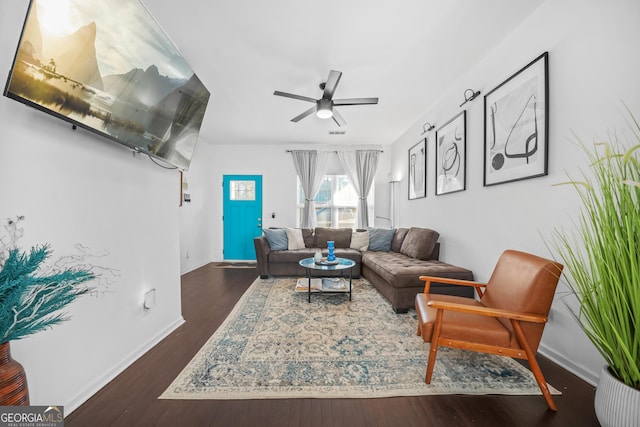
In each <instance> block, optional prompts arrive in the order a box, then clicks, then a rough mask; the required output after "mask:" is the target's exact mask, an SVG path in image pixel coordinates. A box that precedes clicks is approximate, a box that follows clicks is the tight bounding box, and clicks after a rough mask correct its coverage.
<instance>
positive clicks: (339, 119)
mask: <svg viewBox="0 0 640 427" xmlns="http://www.w3.org/2000/svg"><path fill="white" fill-rule="evenodd" d="M333 121H334V122H336V124H337V125H338V126H346V125H347V122H346V120H345V119H344V117H342V115H341V114H340V113H338V110H336V109H335V108H334V109H333Z"/></svg>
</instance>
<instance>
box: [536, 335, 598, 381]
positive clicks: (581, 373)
mask: <svg viewBox="0 0 640 427" xmlns="http://www.w3.org/2000/svg"><path fill="white" fill-rule="evenodd" d="M538 353H540V354H541V355H543V356H544V357H546V358H547V359H549V360H551V361H552V362H554V363H557V364H558V365H560V366H562V367H563V368H564V369H566V370H567V371H569V372H571V373H572V374H574V375H576V376H578V377H580V378H582V379H583V380H585V381H586V382H588V383H589V384H591V385H592V386H594V387H595V386H597V385H598V377H599V376H600V372H592V371H591V370H590V369H587V368H585V367H584V366H581V365H577V364H575V363H574V362H572V361H571V360H567V359H566V358H565V357H564V356H562V355H561V354H559V353H557V352H555V351H554V350H552V349H550V348H549V347H547V346H545V345H544V343H540V346H539V347H538Z"/></svg>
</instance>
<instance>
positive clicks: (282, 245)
mask: <svg viewBox="0 0 640 427" xmlns="http://www.w3.org/2000/svg"><path fill="white" fill-rule="evenodd" d="M262 232H263V233H264V237H266V238H267V243H269V248H271V250H272V251H286V250H287V248H288V247H289V240H288V239H287V231H286V230H285V229H284V228H265V229H264V230H262Z"/></svg>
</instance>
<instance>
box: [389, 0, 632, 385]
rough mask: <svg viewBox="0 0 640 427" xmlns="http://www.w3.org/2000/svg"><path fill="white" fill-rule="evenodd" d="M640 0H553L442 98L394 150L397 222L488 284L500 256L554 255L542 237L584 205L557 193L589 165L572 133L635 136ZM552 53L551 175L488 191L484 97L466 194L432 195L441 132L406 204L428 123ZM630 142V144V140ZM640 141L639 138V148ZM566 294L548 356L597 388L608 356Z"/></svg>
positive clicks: (472, 130) (553, 323)
mask: <svg viewBox="0 0 640 427" xmlns="http://www.w3.org/2000/svg"><path fill="white" fill-rule="evenodd" d="M638 17H640V2H637V1H635V0H615V1H609V2H600V1H597V0H591V1H578V0H553V1H552V0H548V1H546V2H545V3H544V4H543V5H541V6H540V7H539V8H538V9H537V10H536V11H535V12H534V13H533V14H532V15H531V16H530V18H529V19H528V20H526V21H525V22H524V23H523V24H522V25H520V26H519V27H518V28H517V29H516V30H515V31H514V32H513V33H512V34H511V35H510V36H509V37H507V38H506V39H505V40H504V41H503V42H502V43H501V44H500V45H498V46H497V47H496V48H495V49H494V50H493V51H492V52H491V53H490V54H489V55H488V56H487V57H486V58H484V59H483V60H482V61H481V62H480V63H479V64H477V65H476V66H474V67H472V68H470V69H469V72H468V73H467V75H466V76H465V77H464V78H462V79H460V80H459V81H458V83H457V84H455V85H454V86H452V87H451V88H449V89H448V91H447V92H446V94H445V95H444V96H443V97H442V98H441V99H439V100H436V101H435V102H434V103H433V104H432V105H431V106H430V107H429V108H428V109H427V110H426V111H425V113H424V115H423V116H422V117H420V118H419V119H418V120H417V121H416V122H415V124H414V125H413V126H412V127H411V128H410V129H408V130H407V132H406V133H405V134H404V135H403V136H402V137H401V138H399V139H398V140H397V141H396V142H395V143H394V144H393V149H392V150H391V151H392V156H393V159H392V169H393V174H394V177H395V178H402V182H401V186H400V187H401V189H400V192H399V193H400V200H399V203H400V206H399V211H400V216H401V217H400V224H401V225H404V226H411V225H419V226H426V227H430V228H433V229H435V230H438V231H439V232H440V233H441V237H440V241H441V242H442V248H441V259H442V260H444V261H446V262H450V263H452V264H457V265H461V266H465V267H468V268H470V269H472V270H473V271H474V274H475V276H476V278H477V279H479V280H481V281H484V280H487V279H488V278H489V275H490V274H491V271H492V269H493V266H494V265H495V262H496V260H497V258H498V256H499V255H500V253H501V252H502V251H503V250H505V249H507V248H513V249H519V250H523V251H528V252H532V253H536V254H539V255H541V256H547V257H550V256H551V254H550V252H549V251H548V250H547V248H546V246H545V243H544V239H543V237H546V238H548V237H550V236H551V233H552V230H553V228H554V227H558V226H562V225H566V226H569V225H570V220H569V218H570V217H571V216H575V213H576V210H577V206H578V201H577V197H576V196H575V194H574V192H573V191H572V189H571V188H570V187H569V186H565V187H552V186H551V185H552V184H554V183H558V182H561V181H565V180H566V175H565V172H567V171H568V172H576V171H577V169H578V168H583V167H585V166H586V163H585V161H584V159H583V157H582V156H581V154H580V151H579V149H578V148H577V146H576V145H575V144H574V143H573V142H572V141H575V139H574V138H573V136H572V132H575V133H576V134H577V135H579V136H580V137H581V139H582V140H583V141H584V142H587V143H589V142H591V141H592V140H597V139H599V138H605V137H606V136H607V130H608V129H616V130H617V131H619V133H620V134H621V135H622V136H623V137H624V136H629V127H628V126H627V124H626V122H625V119H626V115H625V113H624V107H623V104H622V102H621V101H622V100H623V101H624V102H626V103H627V105H628V106H629V107H630V109H631V111H633V112H635V114H636V116H638V117H640V96H639V95H640V79H638V72H637V71H638V68H639V66H640V51H639V50H638V47H637V42H638V40H640V27H638V25H637V22H636V21H637V18H638ZM544 51H548V52H549V90H550V97H549V101H550V106H549V109H550V117H549V123H550V129H549V175H548V176H546V177H542V178H535V179H530V180H526V181H521V182H514V183H508V184H502V185H497V186H492V187H483V185H482V183H483V168H482V165H483V144H484V139H483V135H484V128H483V121H484V112H483V108H484V107H483V99H482V96H481V97H480V98H478V99H477V100H475V101H473V102H471V103H468V104H467V105H465V106H464V107H463V108H465V109H466V110H467V189H466V191H463V192H459V193H454V194H448V195H442V196H436V195H435V190H434V188H435V145H434V144H435V142H434V141H435V130H434V131H432V132H430V134H429V138H430V142H429V147H428V156H429V157H428V175H427V185H428V190H427V197H426V198H424V199H419V200H413V201H408V200H407V199H406V196H404V195H406V194H407V166H406V165H407V150H408V149H409V148H410V147H411V146H412V145H414V144H415V143H416V142H417V141H418V140H419V139H420V136H419V135H420V133H421V132H422V125H423V123H425V122H430V123H434V124H436V129H437V128H438V127H439V126H442V125H443V124H444V123H446V121H447V120H449V119H450V118H451V117H453V116H454V115H456V114H457V113H458V112H460V111H461V110H462V109H461V108H460V107H459V104H460V103H461V102H462V101H463V100H464V97H463V92H464V91H465V89H467V88H473V89H475V90H481V91H482V95H484V94H486V93H487V92H489V91H490V90H491V89H493V88H494V87H495V86H497V85H498V84H500V83H501V82H502V81H503V80H505V79H506V78H508V77H509V76H510V75H511V74H513V73H514V72H516V71H517V70H519V69H520V68H522V67H523V66H525V65H526V64H528V63H529V62H530V61H532V60H533V59H535V58H536V57H537V56H538V55H540V54H541V53H542V52H544ZM629 142H630V143H631V142H633V139H631V138H629ZM636 143H637V141H636ZM564 291H566V289H563V288H559V291H558V294H557V298H556V301H555V302H554V305H553V307H552V312H551V316H550V322H549V324H548V326H547V327H546V331H545V334H544V337H543V342H542V346H541V352H542V353H543V354H545V355H547V356H549V357H551V358H553V359H555V360H557V361H559V362H561V363H562V364H563V365H564V366H566V367H568V368H569V369H571V370H573V371H574V372H576V373H577V374H579V375H580V376H582V377H583V378H585V379H587V380H589V381H591V382H595V381H596V379H597V376H598V373H599V370H600V367H601V366H602V365H603V364H604V361H603V359H602V358H601V357H600V355H599V354H598V353H597V352H596V350H595V348H594V347H593V346H592V345H591V343H590V342H589V341H588V340H587V339H586V337H585V335H584V334H583V333H582V331H581V330H580V329H579V328H578V326H577V324H576V322H575V321H574V320H573V318H572V317H571V316H570V314H569V312H568V310H567V308H566V306H565V304H564V303H563V302H562V301H561V300H560V295H561V293H562V292H564Z"/></svg>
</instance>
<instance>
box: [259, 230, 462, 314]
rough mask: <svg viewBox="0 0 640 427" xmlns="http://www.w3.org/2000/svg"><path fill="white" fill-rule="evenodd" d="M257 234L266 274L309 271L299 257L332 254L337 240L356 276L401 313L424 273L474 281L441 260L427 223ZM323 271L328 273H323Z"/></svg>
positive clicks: (443, 287) (457, 291) (437, 287)
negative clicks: (352, 263) (421, 225)
mask: <svg viewBox="0 0 640 427" xmlns="http://www.w3.org/2000/svg"><path fill="white" fill-rule="evenodd" d="M264 233H265V234H264V235H263V236H261V237H257V238H255V239H254V245H255V249H256V260H257V265H258V271H259V273H260V277H261V278H263V279H264V278H267V277H269V276H300V277H302V276H304V275H305V274H306V272H305V269H304V268H302V267H300V265H299V264H298V262H299V261H300V260H301V259H303V258H310V257H313V255H314V253H315V252H316V251H318V250H320V251H322V252H323V254H324V255H326V253H327V250H326V248H327V241H334V242H335V248H336V249H335V253H336V256H338V257H342V258H348V259H351V260H353V261H355V263H356V265H355V267H354V268H353V277H354V278H357V277H360V276H362V277H364V278H365V279H367V280H368V281H369V282H370V283H371V284H372V285H373V286H374V287H375V288H376V289H377V290H378V292H380V294H382V295H383V296H384V297H385V298H386V299H387V300H388V301H389V302H390V304H391V307H392V309H393V310H394V311H395V312H396V313H402V312H406V311H407V310H408V309H410V308H413V306H414V300H415V296H416V294H417V293H419V292H422V291H423V289H424V282H422V281H420V280H419V277H420V276H422V275H428V276H436V277H446V278H454V279H462V280H473V273H472V272H471V271H470V270H468V269H466V268H463V267H458V266H455V265H451V264H447V263H444V262H442V261H440V260H439V259H438V258H439V253H440V243H439V242H438V238H439V234H438V233H437V232H436V231H434V230H431V229H428V228H419V227H411V228H398V229H380V228H369V229H367V230H355V231H354V230H351V229H348V228H340V229H333V228H321V227H318V228H315V229H292V228H284V229H265V230H264ZM323 274H324V272H323ZM431 292H432V293H441V294H450V295H459V296H467V297H471V296H473V288H471V287H466V286H451V285H447V284H443V283H435V284H432V285H431Z"/></svg>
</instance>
